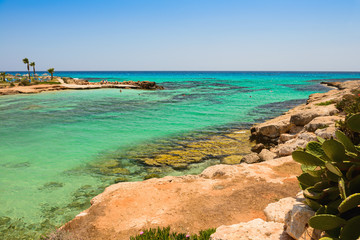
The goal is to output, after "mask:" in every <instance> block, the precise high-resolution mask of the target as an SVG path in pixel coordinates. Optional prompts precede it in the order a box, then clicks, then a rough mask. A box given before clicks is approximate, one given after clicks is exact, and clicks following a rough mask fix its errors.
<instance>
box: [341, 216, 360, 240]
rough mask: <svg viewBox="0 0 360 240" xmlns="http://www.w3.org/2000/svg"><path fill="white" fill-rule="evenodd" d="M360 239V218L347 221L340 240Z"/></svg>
mask: <svg viewBox="0 0 360 240" xmlns="http://www.w3.org/2000/svg"><path fill="white" fill-rule="evenodd" d="M359 237H360V216H357V217H354V218H352V219H350V220H349V221H347V223H346V225H345V226H344V227H343V229H342V231H341V235H340V238H341V239H346V240H356V239H359Z"/></svg>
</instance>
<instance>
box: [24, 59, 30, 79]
mask: <svg viewBox="0 0 360 240" xmlns="http://www.w3.org/2000/svg"><path fill="white" fill-rule="evenodd" d="M23 63H25V64H26V66H27V70H28V74H29V80H30V66H29V59H27V58H24V59H23Z"/></svg>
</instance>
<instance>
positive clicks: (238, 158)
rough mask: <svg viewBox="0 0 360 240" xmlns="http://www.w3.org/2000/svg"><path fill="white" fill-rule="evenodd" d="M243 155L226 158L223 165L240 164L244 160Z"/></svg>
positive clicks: (222, 161)
mask: <svg viewBox="0 0 360 240" xmlns="http://www.w3.org/2000/svg"><path fill="white" fill-rule="evenodd" d="M243 157H244V156H243V155H230V156H227V157H224V158H223V159H222V160H221V163H222V164H228V165H233V164H239V163H240V162H241V159H243Z"/></svg>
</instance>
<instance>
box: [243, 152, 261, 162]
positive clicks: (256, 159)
mask: <svg viewBox="0 0 360 240" xmlns="http://www.w3.org/2000/svg"><path fill="white" fill-rule="evenodd" d="M260 161H261V159H260V157H259V156H258V155H257V154H256V153H250V154H247V155H245V156H244V157H243V158H242V159H241V162H242V163H243V162H244V163H248V164H252V163H257V162H260Z"/></svg>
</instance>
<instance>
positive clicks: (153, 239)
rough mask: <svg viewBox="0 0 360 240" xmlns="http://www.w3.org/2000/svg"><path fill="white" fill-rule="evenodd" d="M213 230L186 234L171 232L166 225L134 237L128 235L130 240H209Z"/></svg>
mask: <svg viewBox="0 0 360 240" xmlns="http://www.w3.org/2000/svg"><path fill="white" fill-rule="evenodd" d="M214 232H215V229H213V228H211V229H208V230H205V231H200V232H199V235H187V234H185V233H175V232H173V233H171V232H170V227H167V228H162V229H161V228H158V229H149V230H146V231H143V232H141V233H140V234H138V235H136V236H135V237H130V240H209V239H210V235H211V234H213V233H214Z"/></svg>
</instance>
